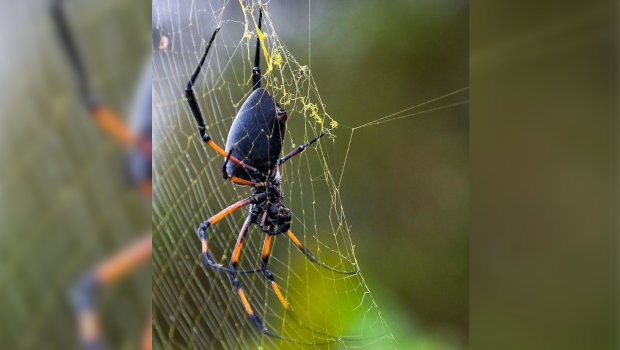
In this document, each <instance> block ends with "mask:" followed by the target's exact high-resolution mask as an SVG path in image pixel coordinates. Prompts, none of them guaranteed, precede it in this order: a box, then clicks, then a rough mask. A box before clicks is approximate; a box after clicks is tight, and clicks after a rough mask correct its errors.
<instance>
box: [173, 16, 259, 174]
mask: <svg viewBox="0 0 620 350" xmlns="http://www.w3.org/2000/svg"><path fill="white" fill-rule="evenodd" d="M219 31H220V28H219V27H218V28H217V29H215V32H213V35H212V36H211V40H209V43H208V44H207V48H206V49H205V53H204V54H203V55H202V58H201V59H200V61H199V62H198V66H197V67H196V70H194V73H193V74H192V76H191V78H190V79H189V81H188V82H187V86H186V87H185V98H186V99H187V104H189V108H190V110H191V111H192V115H193V116H194V119H195V120H196V124H198V131H199V132H200V137H201V138H202V140H203V141H204V142H206V143H207V145H209V147H211V148H213V149H214V150H215V151H216V152H217V153H219V154H220V155H222V156H223V157H225V158H228V159H229V160H230V161H231V162H233V163H235V165H237V166H239V167H242V168H243V169H245V170H246V171H247V172H248V173H249V174H250V175H252V177H256V178H259V179H261V180H264V179H266V176H265V174H263V173H261V172H260V171H258V170H256V168H254V167H252V166H250V165H248V164H245V163H243V162H242V161H241V160H239V159H238V158H237V157H234V156H232V155H229V154H228V153H227V152H226V151H224V149H222V147H220V146H219V145H218V144H216V143H215V142H213V140H212V139H211V136H209V134H208V133H207V129H206V125H205V120H204V117H203V116H202V110H201V109H200V106H199V105H198V101H197V100H196V93H195V92H194V84H195V83H196V79H198V75H199V74H200V71H201V70H202V65H203V64H204V62H205V60H206V58H207V55H208V54H209V50H210V49H211V46H212V45H213V42H214V41H215V36H216V35H217V33H218V32H219ZM237 180H239V181H233V182H237V183H241V184H249V182H248V181H245V180H242V179H238V178H237ZM242 181H245V182H246V183H243V182H242Z"/></svg>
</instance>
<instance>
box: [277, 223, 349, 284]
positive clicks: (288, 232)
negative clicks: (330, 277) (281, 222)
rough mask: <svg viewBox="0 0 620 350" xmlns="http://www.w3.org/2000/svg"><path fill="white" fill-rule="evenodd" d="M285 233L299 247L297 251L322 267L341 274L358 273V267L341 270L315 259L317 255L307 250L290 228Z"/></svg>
mask: <svg viewBox="0 0 620 350" xmlns="http://www.w3.org/2000/svg"><path fill="white" fill-rule="evenodd" d="M286 235H287V236H288V237H289V238H290V239H291V241H293V243H294V244H295V245H296V246H297V249H299V251H301V252H302V253H304V255H305V256H306V258H308V260H310V261H312V262H313V263H315V264H317V265H320V266H321V267H323V268H326V269H328V270H330V271H334V272H337V273H340V274H343V275H357V274H358V273H360V269H359V268H358V269H357V270H355V271H343V270H338V269H335V268H333V267H331V266H329V265H327V264H325V263H324V262H322V261H320V260H319V259H317V257H316V256H315V255H314V254H312V252H311V251H309V250H308V248H306V246H304V244H303V243H301V241H299V239H297V237H295V235H294V234H293V232H292V231H291V230H288V231H287V232H286Z"/></svg>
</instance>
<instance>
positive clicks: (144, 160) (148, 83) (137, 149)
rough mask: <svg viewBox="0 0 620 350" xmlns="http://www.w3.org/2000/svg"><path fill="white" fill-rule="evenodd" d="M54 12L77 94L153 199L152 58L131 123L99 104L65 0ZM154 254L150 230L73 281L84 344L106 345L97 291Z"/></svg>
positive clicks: (94, 348)
mask: <svg viewBox="0 0 620 350" xmlns="http://www.w3.org/2000/svg"><path fill="white" fill-rule="evenodd" d="M52 17H53V20H54V24H55V26H56V29H57V31H58V35H59V37H60V41H61V44H62V47H63V49H64V50H65V51H66V54H67V58H68V59H69V62H70V64H71V66H72V68H73V70H74V72H75V75H76V79H77V83H78V88H79V93H80V94H81V98H82V101H83V103H84V105H85V107H86V108H87V109H88V111H89V112H90V114H91V115H92V117H93V120H94V122H95V123H96V124H97V125H98V126H99V127H100V128H101V129H103V130H104V131H105V132H106V133H108V134H110V135H111V136H112V137H114V138H115V139H117V140H118V141H119V142H121V143H122V144H124V145H125V146H126V147H127V149H128V157H127V171H128V175H129V178H130V180H131V183H132V185H134V186H135V187H138V188H139V189H140V190H141V191H142V193H143V194H144V196H145V198H147V199H149V200H150V198H151V194H152V170H151V152H152V151H151V130H152V121H151V108H152V107H151V103H152V94H151V91H152V75H151V62H150V60H149V62H147V65H146V69H145V70H144V72H143V74H142V78H141V79H140V83H139V85H138V89H137V91H136V95H135V96H134V102H133V104H134V105H133V108H132V112H131V118H130V119H131V124H132V125H131V126H127V125H125V123H124V122H123V121H122V120H121V119H120V118H119V117H118V116H117V115H116V114H115V113H114V112H113V111H112V110H110V109H109V108H107V107H106V106H105V105H104V104H103V103H101V101H99V99H98V98H97V96H96V94H95V93H94V92H93V91H92V88H91V85H90V82H89V81H88V76H87V74H86V69H85V66H84V64H83V61H82V59H81V57H80V54H79V50H78V48H77V45H76V44H75V42H74V39H73V37H72V35H71V30H70V28H69V24H68V20H67V17H66V15H65V11H64V9H63V3H62V0H53V3H52ZM149 202H150V201H149ZM151 255H152V238H151V235H150V234H149V235H147V236H145V237H144V238H142V239H140V240H139V241H138V242H136V243H134V244H132V245H131V246H129V247H128V248H125V249H124V250H122V251H121V252H120V253H117V254H116V255H114V256H112V257H111V258H109V259H107V260H105V261H103V262H102V263H100V264H98V265H97V266H96V267H95V268H94V269H92V270H90V271H88V272H87V273H86V274H85V275H84V276H83V277H82V278H81V279H80V280H79V281H78V283H77V284H76V285H75V286H74V288H73V291H72V293H71V294H72V295H71V297H72V303H73V305H74V308H75V309H76V312H77V314H78V322H79V332H80V337H81V341H82V344H83V346H84V348H85V349H89V350H99V349H104V345H103V340H102V337H101V334H100V330H99V322H98V320H97V317H96V313H95V300H94V299H95V293H96V291H97V290H98V289H99V288H101V287H104V286H106V285H109V284H111V283H113V282H115V281H117V280H119V279H121V278H122V277H124V276H126V275H127V274H128V273H129V272H131V271H132V270H133V269H135V268H136V267H137V266H138V265H140V264H144V263H147V262H149V261H150V259H151ZM151 322H152V321H151V317H149V318H148V322H147V325H146V328H145V330H144V334H143V338H142V340H141V343H142V345H141V348H142V349H151V346H152V341H151V332H152V329H151Z"/></svg>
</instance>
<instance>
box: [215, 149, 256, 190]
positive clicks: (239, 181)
mask: <svg viewBox="0 0 620 350" xmlns="http://www.w3.org/2000/svg"><path fill="white" fill-rule="evenodd" d="M234 150H235V148H234V147H233V148H231V149H230V152H228V155H227V156H226V160H225V161H224V164H222V177H224V180H229V181H230V182H234V183H237V184H241V185H246V186H256V183H254V182H252V181H248V180H244V179H242V178H239V177H236V176H230V175H228V171H227V170H226V166H227V165H228V162H229V161H230V157H232V153H233V151H234Z"/></svg>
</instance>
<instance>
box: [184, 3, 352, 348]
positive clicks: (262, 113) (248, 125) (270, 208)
mask: <svg viewBox="0 0 620 350" xmlns="http://www.w3.org/2000/svg"><path fill="white" fill-rule="evenodd" d="M262 17H263V13H262V8H261V10H260V14H259V19H258V28H259V30H260V28H261V22H262ZM219 30H220V28H219V27H218V28H217V29H216V30H215V32H214V33H213V36H212V37H211V40H210V41H209V43H208V44H207V47H206V49H205V52H204V54H203V55H202V58H201V59H200V62H199V63H198V67H197V68H196V70H195V71H194V73H193V74H192V76H191V78H190V80H189V82H188V83H187V86H186V88H185V96H186V98H187V103H188V104H189V107H190V109H191V111H192V114H193V116H194V118H195V119H196V123H197V124H198V131H199V132H200V136H201V137H202V140H203V141H204V142H206V143H207V144H208V145H209V146H210V147H211V148H213V149H214V150H215V151H216V152H218V153H219V154H221V155H222V156H223V157H225V161H224V164H223V165H222V175H223V177H224V179H226V180H229V181H231V182H233V183H235V184H237V185H242V186H251V194H252V195H251V196H250V197H248V198H246V199H244V200H242V201H239V202H237V203H235V204H233V205H231V206H229V207H228V208H226V209H224V210H222V211H221V212H219V213H218V214H216V215H214V216H213V217H211V218H209V219H208V220H207V221H205V222H203V223H202V224H201V225H200V226H199V227H198V236H199V237H200V241H201V242H202V254H203V259H204V262H205V264H206V265H207V266H209V267H211V268H213V269H217V270H222V271H225V272H228V275H229V278H230V282H231V283H232V285H233V287H234V288H235V290H236V292H237V294H238V295H239V298H240V299H241V302H242V303H243V306H244V308H245V310H246V311H247V313H248V315H249V316H250V318H251V319H252V322H253V323H254V325H255V326H256V328H257V329H258V330H259V331H260V332H261V333H263V334H265V335H267V336H271V337H274V338H278V339H283V340H287V341H293V342H296V343H300V344H306V345H321V344H329V343H333V342H336V341H340V340H358V339H360V338H358V337H343V336H333V335H330V334H326V333H321V332H317V331H316V330H311V331H312V332H314V333H315V334H316V333H318V334H321V335H323V336H325V337H328V339H327V340H326V341H325V342H322V343H309V342H304V341H300V340H296V339H291V338H285V337H282V336H280V335H277V334H275V333H272V332H270V331H269V330H268V329H267V327H265V325H264V324H263V321H262V320H261V318H260V317H259V316H258V315H257V314H256V313H255V312H254V310H253V309H252V307H251V305H250V302H249V301H248V298H247V297H246V294H245V292H244V291H243V288H242V287H241V284H240V283H239V280H238V279H237V277H236V275H237V274H246V273H254V272H262V273H263V275H264V276H265V278H266V279H267V281H268V282H269V284H270V285H271V287H272V289H273V290H274V292H275V294H276V296H277V297H278V299H279V301H280V303H281V304H282V305H283V306H284V309H285V310H286V311H287V312H288V313H289V315H290V316H292V319H293V320H295V321H296V323H297V324H298V325H299V326H300V327H302V328H304V329H307V330H309V328H308V327H306V326H304V325H303V324H302V323H301V322H299V319H298V318H297V317H296V316H295V314H294V313H293V310H292V309H291V307H290V305H289V304H288V303H287V301H286V299H285V298H284V296H283V295H282V293H281V292H280V289H279V288H278V285H277V284H276V282H275V278H274V276H273V274H272V273H271V271H269V269H268V262H269V254H270V246H271V240H272V238H273V236H276V235H279V234H282V233H284V234H286V236H288V237H289V238H290V239H291V241H292V242H293V243H294V244H295V245H296V246H297V248H298V249H299V250H300V251H301V252H302V253H304V255H305V256H306V257H307V258H308V259H309V260H310V261H312V262H313V263H315V264H318V265H320V266H322V267H324V268H326V269H329V270H331V271H334V272H337V273H340V274H346V275H355V274H357V273H359V269H357V270H354V271H342V270H338V269H335V268H333V267H330V266H328V265H326V264H325V263H323V262H321V261H319V260H318V259H317V258H316V256H315V255H314V254H313V253H312V252H310V251H309V250H308V249H307V248H306V247H305V246H304V245H303V244H302V243H301V242H300V240H299V239H297V237H295V235H294V234H293V232H291V230H290V228H291V211H290V209H289V208H287V207H286V206H285V205H284V203H283V198H284V195H283V192H282V190H281V189H280V181H281V177H280V167H281V166H282V164H283V163H284V162H286V161H287V160H289V159H291V158H292V157H294V156H296V155H298V154H300V153H301V152H303V151H304V150H305V149H306V148H307V147H308V146H310V145H311V144H313V143H315V142H317V141H318V140H319V139H320V138H321V137H323V136H325V135H326V134H327V133H329V132H330V131H331V130H332V128H333V127H331V128H328V129H326V130H324V131H323V132H321V133H320V134H319V135H317V136H316V137H315V138H313V139H312V140H310V141H308V142H307V143H305V144H303V145H301V146H298V147H296V148H295V149H294V150H293V151H292V152H291V153H289V154H287V155H285V156H284V157H281V158H280V154H281V152H282V140H283V137H284V132H285V129H286V120H287V118H288V115H287V113H286V111H285V110H284V108H282V106H281V105H280V104H279V103H278V102H277V101H276V100H275V99H274V98H273V97H272V96H271V95H270V94H269V92H268V91H267V90H266V89H264V88H261V78H262V77H261V71H260V68H259V63H260V38H258V37H257V39H256V53H255V57H254V68H253V69H252V83H253V92H252V93H251V94H250V96H249V97H248V99H247V100H246V101H245V102H244V104H243V105H242V106H241V109H240V110H239V112H238V113H237V116H236V117H235V119H234V121H233V124H232V127H231V129H230V132H229V134H228V140H227V141H226V150H225V151H224V150H223V149H222V148H221V147H220V146H218V145H217V144H216V143H215V142H214V141H213V140H212V139H211V136H209V134H208V133H207V132H206V126H205V122H204V118H203V116H202V112H201V110H200V106H199V105H198V102H197V101H196V94H195V92H194V89H193V87H194V83H195V82H196V79H197V78H198V75H199V73H200V70H201V68H202V65H203V64H204V61H205V59H206V57H207V54H208V53H209V49H210V48H211V45H212V44H213V42H214V40H215V36H216V35H217V33H218V31H219ZM233 153H234V155H233ZM248 204H249V205H250V209H249V211H248V214H247V218H246V220H245V222H244V224H243V227H242V228H241V232H240V233H239V237H238V239H237V243H236V245H235V248H234V250H233V254H232V257H231V259H230V265H229V267H224V266H222V265H221V264H217V263H216V262H215V261H214V259H213V257H212V256H211V254H210V253H209V250H208V245H207V230H208V228H209V227H211V226H212V225H214V224H215V223H216V222H218V221H219V220H221V219H222V218H224V217H225V216H226V215H228V214H230V213H232V212H234V211H235V210H237V209H239V208H241V207H243V206H246V205H248ZM253 224H256V225H257V226H258V227H259V229H260V230H261V231H262V232H264V233H265V240H264V244H263V249H262V260H261V266H260V268H259V269H253V270H238V269H237V264H238V262H239V256H240V254H241V248H242V246H243V242H244V239H245V237H246V235H247V233H248V231H249V229H250V226H251V225H253Z"/></svg>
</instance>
